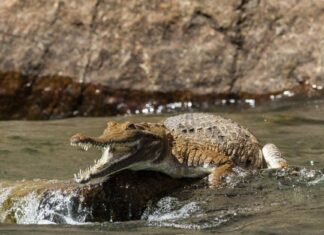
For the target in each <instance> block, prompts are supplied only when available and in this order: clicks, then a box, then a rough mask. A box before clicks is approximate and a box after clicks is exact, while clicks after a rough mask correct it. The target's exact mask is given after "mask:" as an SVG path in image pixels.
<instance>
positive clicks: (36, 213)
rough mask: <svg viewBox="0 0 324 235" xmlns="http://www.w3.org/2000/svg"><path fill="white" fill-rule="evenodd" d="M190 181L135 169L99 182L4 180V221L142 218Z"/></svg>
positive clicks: (1, 215) (1, 207)
mask: <svg viewBox="0 0 324 235" xmlns="http://www.w3.org/2000/svg"><path fill="white" fill-rule="evenodd" d="M192 181H193V180H191V182H192ZM189 182H190V180H179V179H178V180H177V179H172V178H170V177H168V176H165V175H162V174H159V173H156V172H131V171H124V172H122V173H120V174H118V175H116V176H114V177H112V178H111V179H109V180H108V181H106V182H104V183H102V184H97V185H79V184H76V183H74V182H72V181H48V180H47V181H46V180H29V181H17V182H7V181H1V182H0V185H1V190H0V194H1V201H0V220H1V222H5V223H42V222H43V223H44V222H45V223H51V222H53V223H59V224H62V223H63V224H65V223H84V222H103V221H125V220H134V219H139V218H140V217H141V215H142V213H143V211H144V210H145V208H146V206H147V203H148V201H150V200H155V199H159V198H160V197H161V196H163V195H166V194H167V193H169V192H172V191H173V190H175V189H176V188H179V187H181V186H183V185H184V184H186V183H189Z"/></svg>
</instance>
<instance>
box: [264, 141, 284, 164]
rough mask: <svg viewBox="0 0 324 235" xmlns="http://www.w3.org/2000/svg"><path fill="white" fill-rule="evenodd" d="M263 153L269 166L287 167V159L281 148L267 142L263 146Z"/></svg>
mask: <svg viewBox="0 0 324 235" xmlns="http://www.w3.org/2000/svg"><path fill="white" fill-rule="evenodd" d="M262 154H263V157H264V160H265V162H266V164H267V167H268V168H287V167H288V164H287V161H286V160H285V159H284V158H283V156H282V154H281V152H280V150H279V149H278V148H277V146H275V145H274V144H266V145H264V147H263V148H262Z"/></svg>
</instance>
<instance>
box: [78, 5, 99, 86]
mask: <svg viewBox="0 0 324 235" xmlns="http://www.w3.org/2000/svg"><path fill="white" fill-rule="evenodd" d="M100 3H101V0H97V1H96V3H95V5H94V7H93V10H92V15H91V21H90V27H89V37H90V44H89V48H88V49H87V53H86V63H85V65H84V69H83V72H82V75H81V77H80V79H79V82H82V83H84V82H86V81H87V74H88V72H89V69H90V60H91V53H92V45H93V40H94V35H95V34H96V32H95V31H96V24H95V22H96V19H97V15H98V8H99V5H100Z"/></svg>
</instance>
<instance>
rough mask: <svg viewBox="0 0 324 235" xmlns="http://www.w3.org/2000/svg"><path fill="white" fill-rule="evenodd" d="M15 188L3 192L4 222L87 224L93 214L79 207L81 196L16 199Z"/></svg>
mask: <svg viewBox="0 0 324 235" xmlns="http://www.w3.org/2000/svg"><path fill="white" fill-rule="evenodd" d="M14 189H15V187H8V188H6V187H4V188H1V190H0V211H1V213H0V219H1V222H6V221H8V218H9V221H14V222H15V223H17V224H84V223H85V221H86V218H87V217H88V216H90V215H91V210H90V209H89V208H85V207H83V206H82V205H81V203H78V202H80V201H82V195H81V196H80V195H77V194H76V193H74V192H69V193H67V192H64V191H62V190H55V191H50V192H47V193H41V194H38V193H37V192H36V191H32V192H30V193H28V194H26V195H25V196H22V197H19V196H17V197H16V196H14V195H13V194H12V192H13V191H14ZM80 197H81V198H80Z"/></svg>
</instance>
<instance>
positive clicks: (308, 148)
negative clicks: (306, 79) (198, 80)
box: [0, 100, 324, 234]
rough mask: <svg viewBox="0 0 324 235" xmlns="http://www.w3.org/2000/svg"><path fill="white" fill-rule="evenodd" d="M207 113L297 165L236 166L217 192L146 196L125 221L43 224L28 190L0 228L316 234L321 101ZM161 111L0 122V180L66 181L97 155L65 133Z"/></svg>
mask: <svg viewBox="0 0 324 235" xmlns="http://www.w3.org/2000/svg"><path fill="white" fill-rule="evenodd" d="M210 111H211V112H214V113H217V114H221V115H223V116H225V117H228V118H231V119H233V120H235V121H237V122H239V123H241V124H242V125H243V126H246V127H248V128H249V129H250V130H251V131H252V132H253V133H254V134H255V135H256V136H257V137H258V139H259V140H260V141H261V142H262V143H266V142H274V143H275V144H276V145H277V146H278V147H279V148H280V149H281V150H282V152H283V153H284V155H285V157H286V159H287V160H288V162H289V164H290V165H291V166H298V167H299V168H300V169H299V170H296V171H294V170H293V168H292V169H290V170H289V171H287V172H284V171H263V172H245V171H240V172H238V174H237V175H235V176H230V177H229V178H228V179H227V181H228V186H227V187H226V188H223V189H217V190H216V189H215V190H214V189H208V188H207V187H206V184H205V182H204V181H201V182H199V183H197V184H194V185H190V186H186V187H184V188H183V189H179V190H177V191H176V192H174V193H172V194H170V195H167V196H166V197H164V198H161V199H160V200H159V201H157V202H151V203H150V204H149V205H148V206H147V209H146V211H145V212H144V214H143V215H142V219H141V220H138V221H129V222H115V223H111V222H105V223H91V224H89V223H88V224H82V225H80V224H76V222H78V221H79V222H82V217H80V218H78V220H76V219H75V218H65V223H70V224H65V225H63V224H49V223H51V220H46V219H44V218H48V217H49V214H50V213H51V211H49V210H45V209H44V210H43V211H42V213H43V214H41V213H40V210H35V208H37V207H38V206H39V202H38V201H37V200H38V199H37V197H35V196H34V197H33V195H29V197H28V198H25V201H26V202H25V204H23V205H24V206H21V208H23V210H27V209H28V212H26V211H22V212H21V217H20V220H18V221H17V222H19V223H20V224H7V223H2V224H0V234H9V233H10V234H21V233H22V232H23V233H24V234H88V233H90V232H91V234H105V233H107V234H108V233H109V234H117V233H118V234H121V233H122V234H205V233H225V234H226V233H228V234H242V233H243V234H251V233H252V234H323V233H324V224H323V218H324V174H323V170H322V169H324V160H323V159H324V145H323V143H324V100H310V101H307V102H300V101H296V102H294V101H290V102H285V103H280V102H274V103H269V105H265V106H262V107H256V108H253V109H249V110H241V109H238V108H237V107H235V106H232V107H222V108H215V109H213V110H210ZM165 116H167V115H159V116H151V115H149V116H143V115H138V116H128V117H106V118H73V119H65V120H56V121H33V122H31V121H3V122H0V134H1V135H0V162H1V169H0V179H1V180H0V183H1V182H7V181H14V180H22V179H26V180H31V179H36V178H37V179H46V180H52V179H57V180H63V179H70V178H71V177H72V175H73V173H75V172H76V171H77V170H78V169H80V168H82V169H83V168H85V167H86V166H88V164H89V163H91V162H93V160H94V159H97V158H98V157H99V153H97V152H96V151H89V152H83V151H79V150H76V149H74V148H72V147H70V145H69V137H70V136H71V135H73V134H75V133H77V132H83V133H86V134H89V135H98V134H100V133H101V132H102V131H103V129H104V128H105V126H106V122H107V120H131V121H147V122H148V121H150V122H153V121H159V120H161V119H163V118H164V117H165ZM10 190H12V188H10V186H9V185H6V184H1V187H0V205H2V203H3V201H4V200H5V198H6V197H7V196H8V194H10ZM58 195H60V194H59V193H58V194H57V195H55V196H57V197H59V196H58ZM60 197H61V199H57V198H56V199H57V200H58V201H59V203H58V204H57V207H58V208H59V209H58V210H61V211H64V210H66V211H68V207H69V200H70V198H68V197H65V196H64V195H63V196H62V194H61V196H60ZM27 202H28V203H29V204H28V205H29V206H26V203H27ZM33 203H34V204H35V205H34V204H33ZM0 207H1V206H0ZM0 209H1V208H0ZM81 209H82V208H81ZM81 209H80V211H82V210H81ZM0 211H1V210H0ZM28 213H29V214H28ZM46 213H47V214H46ZM53 213H54V212H53ZM0 214H1V212H0ZM81 214H82V213H81ZM26 215H27V216H26ZM45 215H46V216H47V217H46V216H45ZM67 215H68V213H67ZM50 216H53V214H50ZM66 217H69V216H66ZM0 219H1V215H0ZM69 219H70V220H69ZM58 221H59V220H58Z"/></svg>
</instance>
